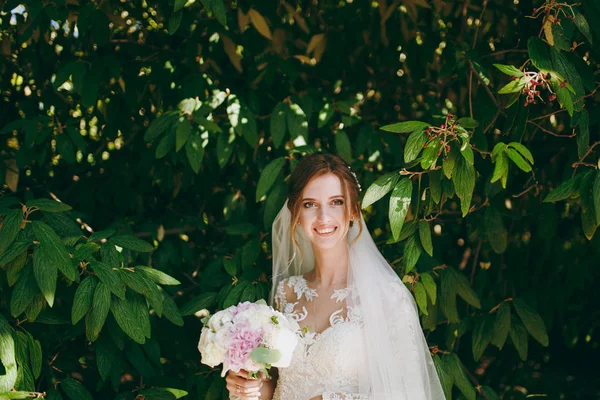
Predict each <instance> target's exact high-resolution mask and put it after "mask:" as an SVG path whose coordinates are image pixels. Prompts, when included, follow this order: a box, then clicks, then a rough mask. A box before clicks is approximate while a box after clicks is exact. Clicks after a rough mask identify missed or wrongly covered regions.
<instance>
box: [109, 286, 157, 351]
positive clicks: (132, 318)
mask: <svg viewBox="0 0 600 400" xmlns="http://www.w3.org/2000/svg"><path fill="white" fill-rule="evenodd" d="M143 309H146V310H145V315H144V311H143ZM110 311H111V312H112V314H113V316H114V317H115V320H116V321H117V324H118V325H119V327H121V329H122V330H123V332H125V334H126V335H127V336H129V337H130V338H132V339H133V340H134V341H135V342H137V343H140V344H144V343H145V342H146V337H147V335H146V333H147V331H148V330H149V326H150V320H149V319H148V310H147V308H146V307H145V304H143V303H140V302H139V299H136V297H135V296H133V295H132V294H131V293H130V292H127V298H126V299H125V300H121V299H119V298H117V297H113V298H112V301H111V306H110Z"/></svg>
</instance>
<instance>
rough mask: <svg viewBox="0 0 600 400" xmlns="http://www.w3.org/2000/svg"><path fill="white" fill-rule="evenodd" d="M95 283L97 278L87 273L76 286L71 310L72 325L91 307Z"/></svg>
mask: <svg viewBox="0 0 600 400" xmlns="http://www.w3.org/2000/svg"><path fill="white" fill-rule="evenodd" d="M97 283H98V280H97V279H96V277H95V276H93V275H89V276H87V277H86V278H84V279H83V280H82V281H81V283H80V284H79V286H78V287H77V290H76V291H75V296H74V297H73V309H72V310H71V322H72V324H73V325H75V324H77V322H79V320H80V319H81V318H83V316H84V315H85V314H86V313H87V312H88V311H89V310H90V308H91V307H92V300H93V298H94V292H95V290H96V284H97Z"/></svg>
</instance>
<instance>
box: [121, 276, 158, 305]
mask: <svg viewBox="0 0 600 400" xmlns="http://www.w3.org/2000/svg"><path fill="white" fill-rule="evenodd" d="M119 273H120V276H121V280H122V281H123V282H124V283H125V284H126V285H127V286H128V287H129V288H131V289H132V290H133V291H134V292H137V293H139V294H141V295H143V296H144V297H145V298H146V299H148V302H149V303H150V305H151V306H152V308H153V309H154V311H155V312H156V314H157V315H158V316H159V317H161V316H162V304H163V298H162V294H161V293H160V289H159V288H158V287H157V286H156V284H155V283H154V282H152V281H151V280H150V279H147V278H146V277H145V276H144V274H143V273H140V272H137V271H134V272H131V271H130V270H128V269H121V270H119Z"/></svg>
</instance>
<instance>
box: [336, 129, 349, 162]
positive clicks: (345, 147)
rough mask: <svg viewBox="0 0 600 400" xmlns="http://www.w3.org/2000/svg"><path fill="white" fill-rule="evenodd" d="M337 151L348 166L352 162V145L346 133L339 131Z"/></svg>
mask: <svg viewBox="0 0 600 400" xmlns="http://www.w3.org/2000/svg"><path fill="white" fill-rule="evenodd" d="M335 150H336V152H337V154H338V155H339V156H341V157H342V158H343V159H344V161H346V162H347V163H348V164H350V163H351V162H352V145H351V144H350V139H349V138H348V134H346V132H344V131H338V133H337V134H336V135H335Z"/></svg>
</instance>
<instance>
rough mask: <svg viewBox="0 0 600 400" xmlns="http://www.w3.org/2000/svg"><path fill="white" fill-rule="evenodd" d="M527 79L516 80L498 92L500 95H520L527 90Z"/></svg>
mask: <svg viewBox="0 0 600 400" xmlns="http://www.w3.org/2000/svg"><path fill="white" fill-rule="evenodd" d="M526 83H527V78H526V77H523V78H520V79H514V80H512V81H510V82H508V83H507V84H506V85H505V86H503V87H502V88H500V90H498V94H509V93H520V92H522V91H523V88H525V84H526Z"/></svg>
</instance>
